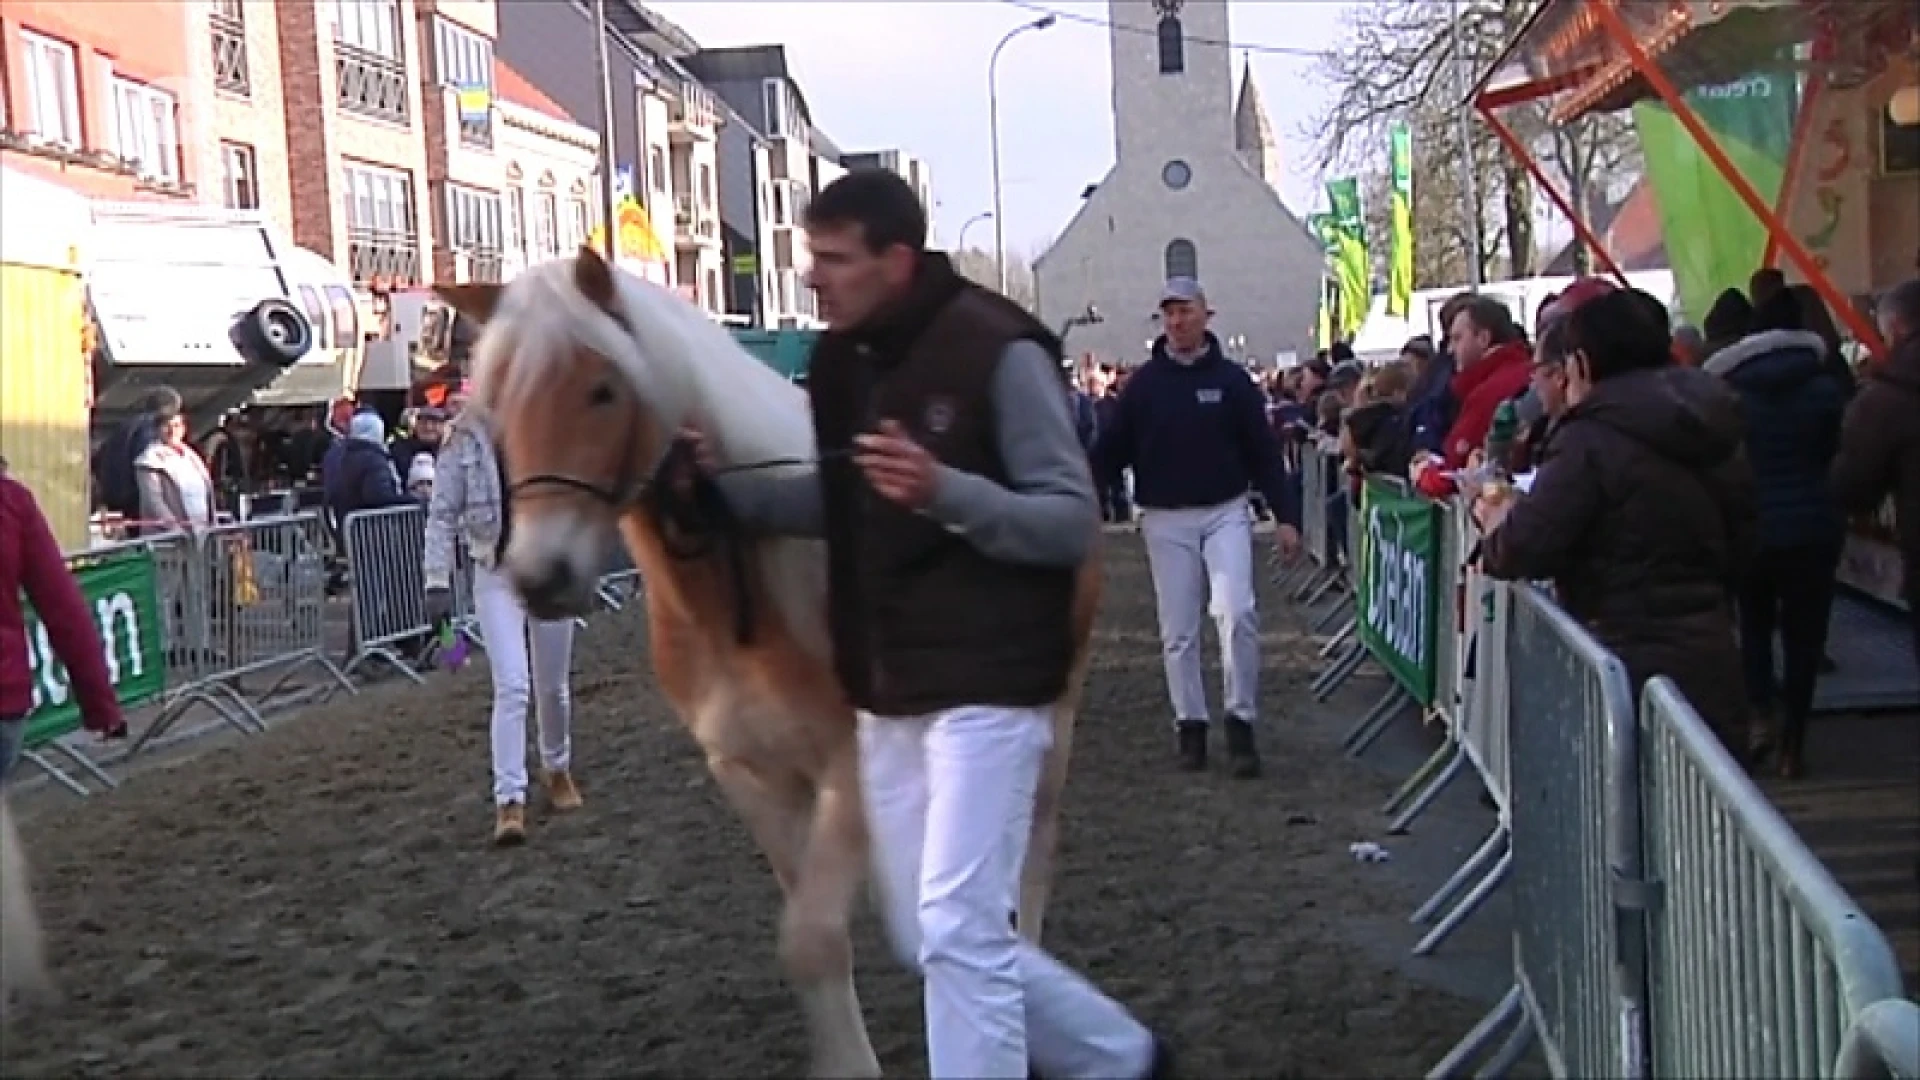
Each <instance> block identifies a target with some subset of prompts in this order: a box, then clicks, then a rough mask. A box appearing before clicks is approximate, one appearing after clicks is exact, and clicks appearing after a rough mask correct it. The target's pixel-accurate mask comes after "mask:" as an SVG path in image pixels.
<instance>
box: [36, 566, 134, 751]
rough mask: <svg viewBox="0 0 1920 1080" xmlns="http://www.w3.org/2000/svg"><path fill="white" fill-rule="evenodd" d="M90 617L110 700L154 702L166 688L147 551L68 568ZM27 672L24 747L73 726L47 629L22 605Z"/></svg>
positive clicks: (69, 693)
mask: <svg viewBox="0 0 1920 1080" xmlns="http://www.w3.org/2000/svg"><path fill="white" fill-rule="evenodd" d="M73 576H74V577H75V578H76V579H78V580H79V582H80V594H81V595H82V596H84V597H86V600H87V609H88V610H89V611H91V612H92V613H93V623H94V628H95V629H96V630H98V631H99V633H100V644H101V648H102V651H103V652H104V653H105V655H106V660H107V677H108V678H109V679H111V680H112V681H113V691H114V696H115V697H117V698H119V699H120V702H121V703H122V704H124V705H136V704H139V703H141V702H144V701H149V700H151V699H153V698H155V697H158V696H159V695H160V693H161V691H163V690H164V689H166V683H167V671H166V664H165V659H164V657H163V655H162V650H161V645H160V596H159V586H158V583H157V575H156V574H155V572H154V565H153V553H152V552H151V551H148V550H147V549H145V548H138V549H135V550H131V551H125V552H119V553H116V554H113V555H108V556H106V557H104V558H100V559H87V560H83V561H81V562H80V563H78V564H77V565H75V566H74V568H73ZM26 614H27V670H28V672H29V674H30V676H31V681H32V684H33V705H32V708H31V711H30V712H28V713H27V730H26V745H27V746H28V747H29V748H31V747H36V746H44V745H46V744H47V743H48V742H51V741H52V740H54V739H57V738H59V737H61V736H62V735H66V734H68V733H69V732H72V731H74V730H76V729H78V728H79V726H80V702H79V700H78V699H76V698H75V697H74V694H73V686H72V683H71V681H70V680H69V678H68V675H67V669H66V665H64V664H62V663H60V662H59V660H58V659H56V658H55V657H54V654H53V645H52V642H51V641H50V640H49V639H48V637H47V629H46V627H45V626H43V625H42V624H41V622H40V617H39V616H38V615H37V614H36V613H35V612H34V611H33V609H32V608H31V607H28V608H27V613H26Z"/></svg>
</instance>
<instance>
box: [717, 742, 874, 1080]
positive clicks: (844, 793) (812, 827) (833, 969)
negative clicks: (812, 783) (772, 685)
mask: <svg viewBox="0 0 1920 1080" xmlns="http://www.w3.org/2000/svg"><path fill="white" fill-rule="evenodd" d="M846 756H847V758H848V761H847V763H846V764H845V766H844V767H842V768H841V769H840V770H835V771H836V772H837V771H845V772H846V773H847V774H848V775H849V776H850V777H851V778H852V785H851V786H850V787H849V786H848V785H845V784H842V783H840V782H838V780H837V778H836V777H835V776H834V775H833V773H831V772H830V774H829V776H828V779H827V780H826V782H823V783H822V785H821V787H820V789H819V792H818V794H817V795H815V796H814V797H812V798H811V799H809V798H808V797H807V794H806V793H805V792H801V791H797V790H790V789H787V788H785V787H784V786H775V785H770V784H769V783H767V782H766V780H765V779H764V778H762V777H761V776H760V775H758V774H756V773H755V772H753V771H752V770H751V769H748V768H746V767H745V766H742V765H740V764H738V763H736V762H731V761H727V760H725V759H709V761H708V767H709V768H710V769H711V770H712V772H713V776H714V779H715V780H717V781H719V784H720V788H721V790H722V791H724V792H725V793H726V795H727V799H728V801H729V802H731V803H732V804H733V806H734V809H735V810H736V812H738V813H739V814H740V816H741V818H742V819H743V820H744V821H745V822H746V824H747V828H748V831H750V832H751V833H752V834H753V837H754V840H755V842H757V843H758V844H759V845H760V850H761V851H762V852H764V853H765V854H766V856H767V861H768V862H769V863H771V864H772V865H773V873H774V876H775V877H776V878H778V879H779V881H780V886H781V889H782V891H783V892H784V893H785V900H786V902H785V907H784V909H783V911H782V913H781V918H780V963H781V968H782V969H783V971H784V973H785V974H786V976H787V978H788V980H789V981H791V982H792V983H793V986H794V990H795V992H796V993H797V994H798V995H799V997H800V1006H801V1009H802V1011H803V1012H804V1013H805V1014H806V1021H807V1032H808V1037H809V1039H810V1040H811V1043H812V1047H811V1050H812V1055H813V1062H812V1068H811V1071H812V1074H813V1075H814V1076H820V1077H848V1078H865V1077H877V1076H879V1075H880V1064H879V1061H878V1059H877V1058H875V1057H874V1054H873V1045H872V1043H870V1042H869V1041H868V1039H867V1026H866V1021H865V1019H864V1018H863V1017H862V1016H861V1015H860V999H859V996H858V995H857V994H856V993H855V991H854V988H853V942H852V938H851V935H850V934H849V931H848V923H849V922H850V921H851V918H852V910H853V897H854V893H855V891H856V890H857V889H858V888H859V882H860V876H861V874H862V873H863V872H864V869H865V859H866V821H865V819H864V818H863V817H862V816H861V808H860V789H859V786H858V771H857V769H858V765H857V759H856V758H855V755H854V751H853V749H852V747H851V745H849V748H848V750H847V752H846Z"/></svg>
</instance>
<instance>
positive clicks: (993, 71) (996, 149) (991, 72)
mask: <svg viewBox="0 0 1920 1080" xmlns="http://www.w3.org/2000/svg"><path fill="white" fill-rule="evenodd" d="M1056 21H1057V20H1056V19H1055V18H1054V17H1053V16H1052V15H1042V16H1041V17H1039V18H1037V19H1035V20H1033V21H1032V22H1030V23H1023V24H1021V25H1019V26H1016V27H1014V28H1013V29H1011V30H1009V31H1007V36H1006V37H1003V38H1001V39H1000V44H998V45H995V46H994V47H993V55H992V56H991V57H989V58H988V59H987V127H988V129H989V130H988V138H989V139H990V141H991V142H992V144H993V265H994V268H995V272H996V273H997V274H998V275H999V278H1000V292H1001V293H1002V294H1003V295H1004V294H1005V293H1006V291H1007V229H1006V213H1005V212H1004V211H1003V210H1002V209H1001V206H1000V76H999V72H1000V50H1001V49H1004V48H1006V47H1007V42H1009V41H1012V40H1013V39H1014V38H1017V37H1019V36H1020V35H1021V34H1024V33H1026V32H1027V31H1029V30H1045V29H1047V28H1048V27H1050V26H1052V25H1053V24H1054V23H1055V22H1056Z"/></svg>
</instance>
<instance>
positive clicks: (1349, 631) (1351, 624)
mask: <svg viewBox="0 0 1920 1080" xmlns="http://www.w3.org/2000/svg"><path fill="white" fill-rule="evenodd" d="M1359 632H1360V623H1359V621H1358V620H1356V619H1348V620H1347V623H1346V625H1345V626H1342V627H1341V628H1340V630H1339V632H1338V633H1336V634H1334V635H1333V636H1332V637H1330V638H1328V639H1327V643H1326V644H1325V645H1322V646H1320V659H1322V660H1325V659H1326V658H1327V657H1329V656H1332V655H1333V654H1334V651H1335V650H1337V649H1339V648H1341V647H1343V646H1345V645H1346V643H1347V642H1349V641H1352V640H1353V635H1355V634H1357V633H1359Z"/></svg>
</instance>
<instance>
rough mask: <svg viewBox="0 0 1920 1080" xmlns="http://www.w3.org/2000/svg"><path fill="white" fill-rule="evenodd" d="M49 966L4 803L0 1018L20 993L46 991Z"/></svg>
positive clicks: (0, 823)
mask: <svg viewBox="0 0 1920 1080" xmlns="http://www.w3.org/2000/svg"><path fill="white" fill-rule="evenodd" d="M46 986H47V973H46V965H45V964H44V963H43V962H42V960H41V955H40V922H39V920H38V919H36V918H35V917H34V914H33V895H32V894H31V893H30V892H28V891H27V862H26V856H25V854H24V853H23V852H22V851H21V850H20V837H19V835H18V834H17V833H15V832H14V831H13V816H12V815H11V814H10V813H8V812H7V804H6V802H5V801H4V800H0V1019H4V1017H5V1014H6V1011H7V1009H8V1002H9V1001H11V1000H12V998H13V996H14V995H15V994H17V993H21V992H24V991H35V990H44V989H46Z"/></svg>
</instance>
